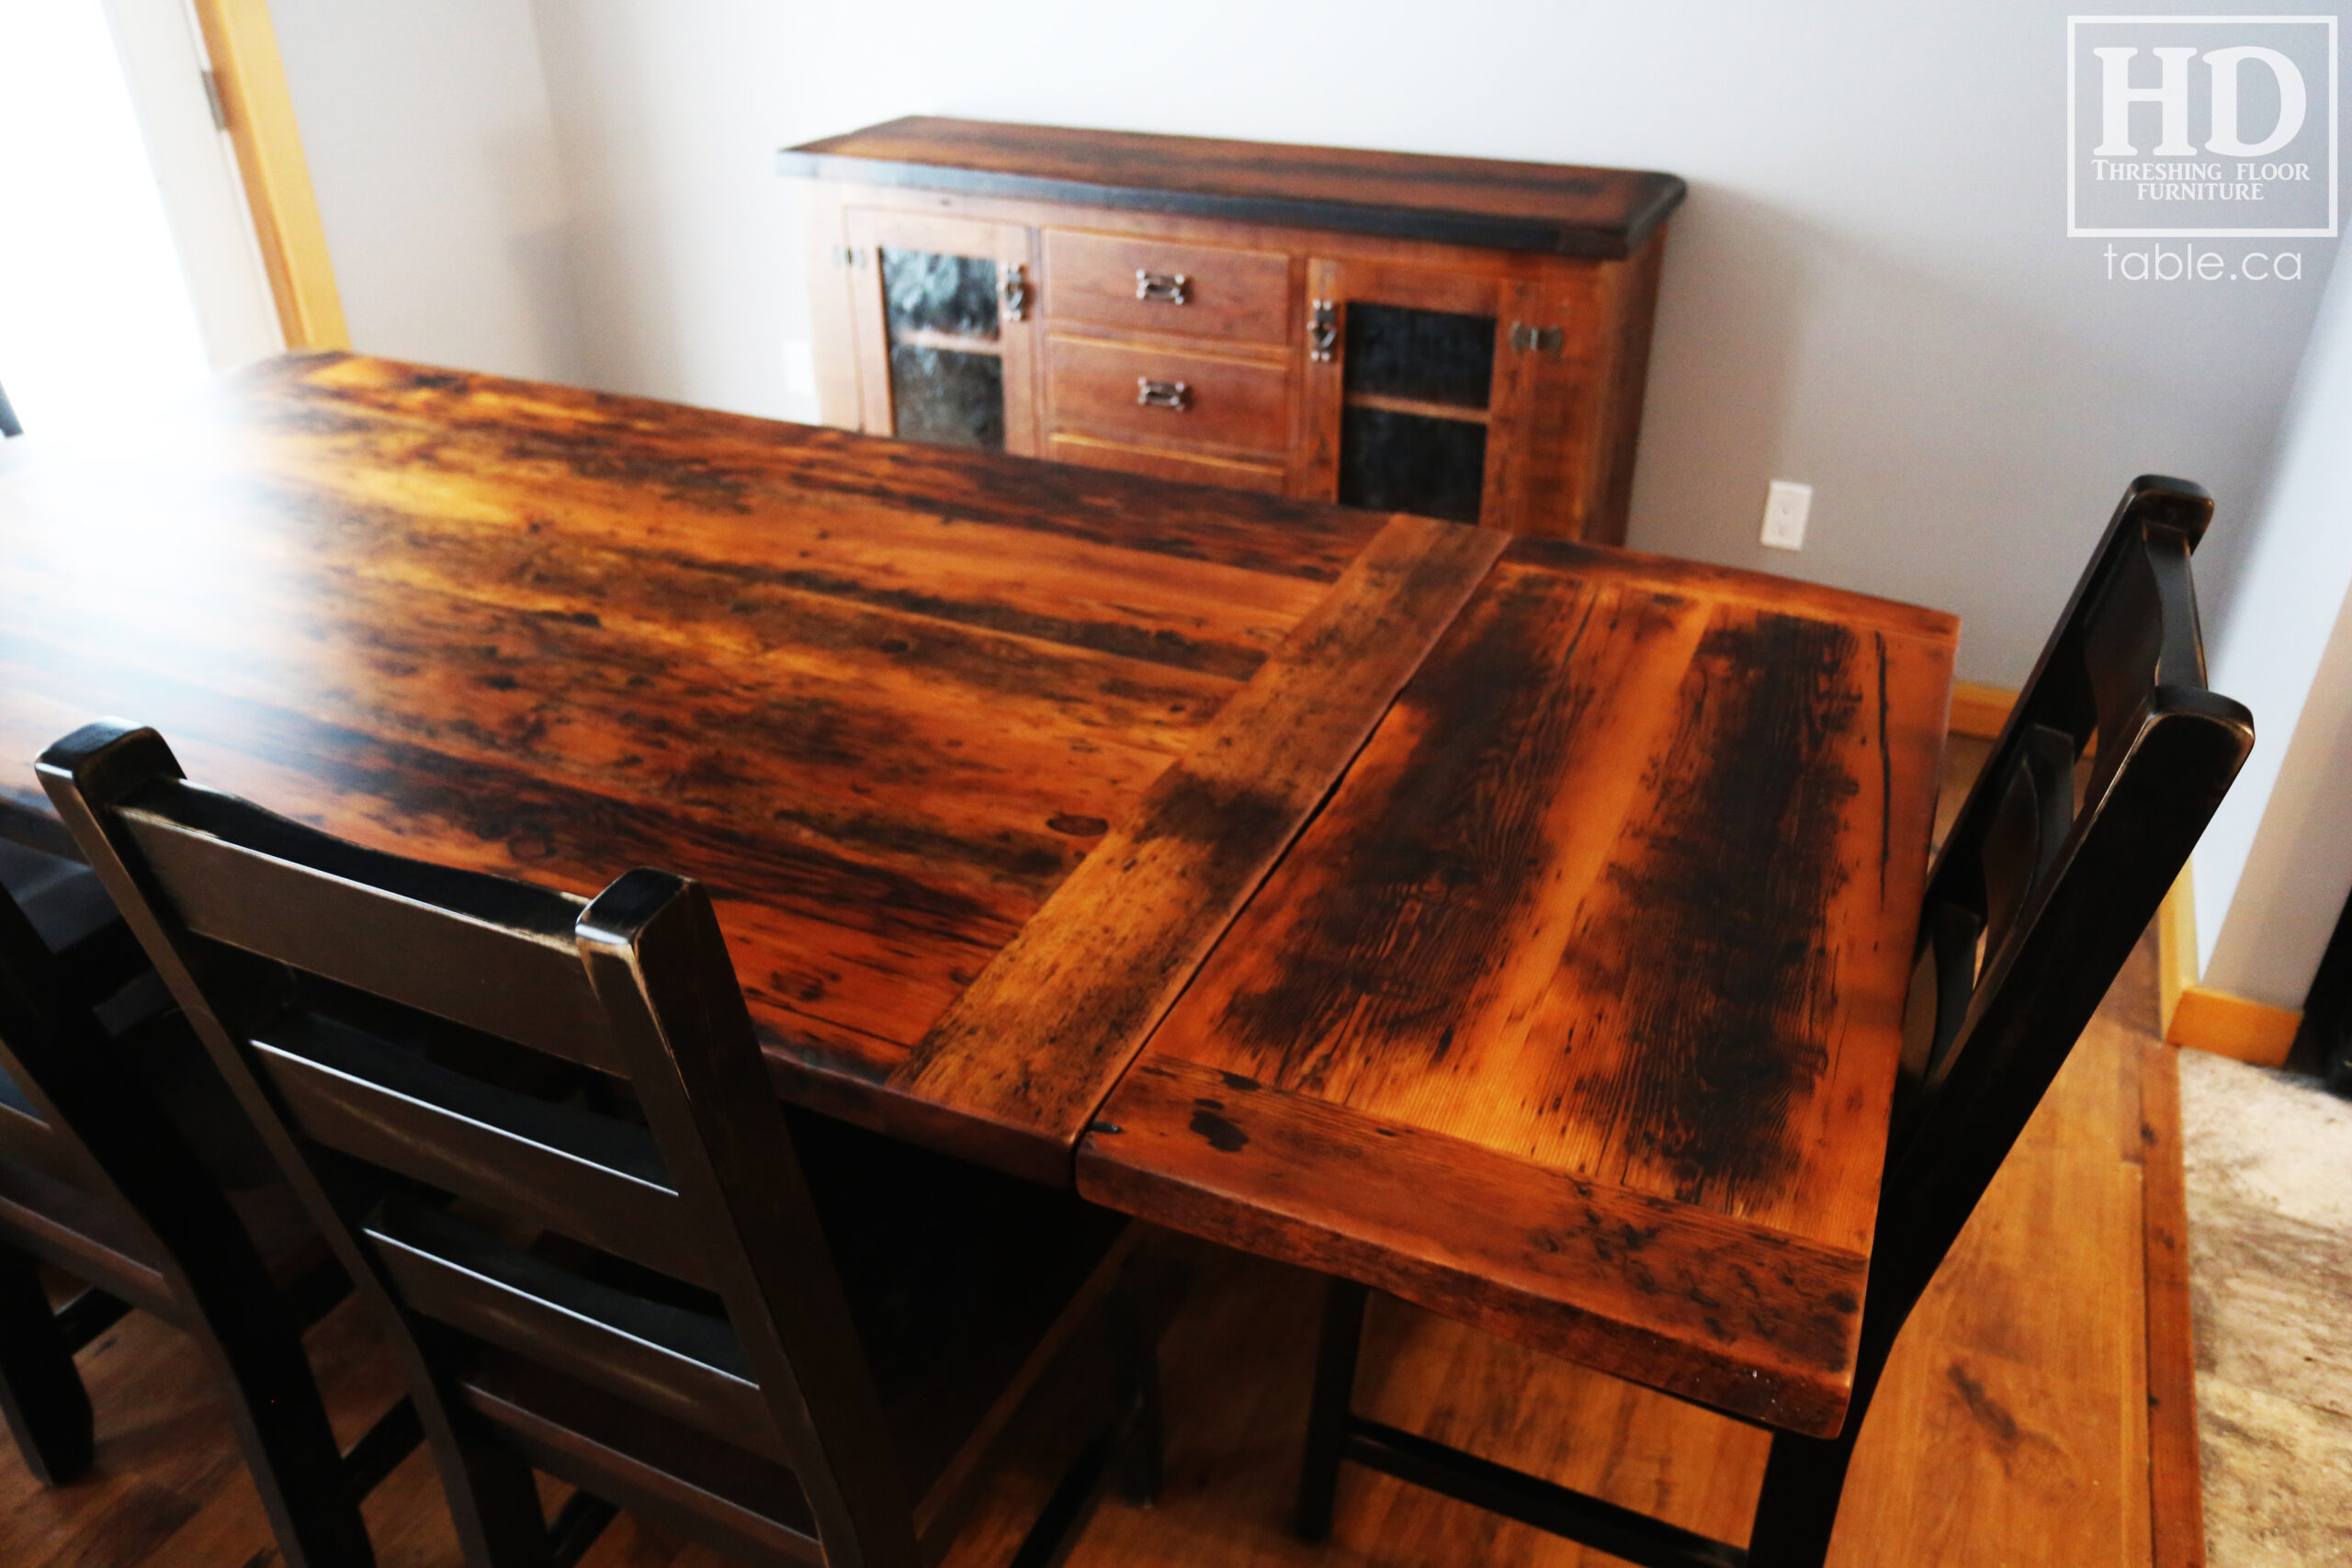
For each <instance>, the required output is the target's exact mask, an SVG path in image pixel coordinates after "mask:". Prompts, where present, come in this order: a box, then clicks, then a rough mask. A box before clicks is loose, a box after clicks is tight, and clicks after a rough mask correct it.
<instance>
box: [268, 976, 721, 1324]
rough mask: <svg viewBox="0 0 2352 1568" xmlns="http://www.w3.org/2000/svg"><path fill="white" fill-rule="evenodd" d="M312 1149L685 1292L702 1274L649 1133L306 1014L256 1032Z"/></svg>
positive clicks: (674, 1192) (281, 1093) (692, 1237)
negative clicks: (650, 1273)
mask: <svg viewBox="0 0 2352 1568" xmlns="http://www.w3.org/2000/svg"><path fill="white" fill-rule="evenodd" d="M253 1043H254V1051H255V1054H256V1058H257V1059H258V1061H259V1062H260V1064H261V1066H262V1067H263V1069H264V1070H265V1071H266V1073H267V1074H268V1076H269V1079H270V1082H271V1083H273V1084H274V1085H276V1086H277V1092H278V1096H279V1099H280V1101H281V1103H282V1104H283V1105H284V1106H285V1109H286V1113H287V1117H288V1121H290V1122H292V1123H293V1124H294V1127H295V1130H296V1131H297V1132H299V1133H300V1134H302V1135H303V1136H304V1137H306V1138H309V1139H311V1141H312V1142H314V1143H319V1144H322V1145H326V1146H327V1147H329V1148H333V1149H338V1150H340V1151H342V1152H343V1153H345V1154H348V1155H353V1156H357V1157H358V1158H360V1159H363V1160H366V1161H368V1162H369V1163H370V1164H372V1165H378V1166H382V1167H384V1168H387V1169H390V1170H396V1171H398V1172H399V1173H400V1174H401V1175H402V1176H406V1177H409V1178H411V1179H414V1180H417V1181H422V1182H424V1183H426V1184H427V1185H429V1186H432V1187H435V1188H438V1189H441V1190H445V1191H448V1192H454V1193H456V1194H458V1196H460V1197H463V1198H470V1199H473V1200H474V1201H477V1202H481V1203H484V1204H489V1205H494V1206H497V1207H500V1208H503V1209H505V1210H507V1211H509V1212H512V1213H515V1214H516V1215H517V1216H518V1217H521V1218H523V1219H525V1220H526V1221H528V1222H529V1223H530V1224H533V1225H535V1226H537V1227H540V1228H544V1229H549V1230H554V1231H557V1232H560V1234H562V1235H569V1236H573V1237H576V1238H578V1239H579V1240H581V1241H582V1242H585V1243H586V1244H587V1245H589V1246H590V1247H596V1248H598V1249H600V1250H602V1251H605V1252H610V1253H613V1254H615V1255H616V1256H618V1257H622V1258H628V1259H629V1260H630V1261H632V1262H635V1263H641V1264H643V1265H645V1266H646V1267H647V1268H649V1269H658V1270H660V1271H662V1273H665V1274H671V1275H674V1276H676V1277H677V1278H679V1279H682V1280H690V1281H692V1282H694V1283H695V1284H700V1285H707V1283H708V1282H709V1280H708V1270H707V1267H706V1265H705V1263H704V1261H703V1258H702V1251H701V1248H700V1247H698V1246H697V1245H696V1244H695V1235H694V1231H693V1227H692V1226H691V1225H690V1224H688V1223H687V1215H686V1213H685V1207H684V1203H683V1202H681V1201H680V1200H679V1197H678V1193H677V1189H676V1187H675V1185H674V1184H673V1182H672V1181H671V1180H670V1175H669V1171H668V1169H667V1168H665V1167H664V1166H663V1165H662V1156H661V1151H660V1150H659V1149H657V1148H656V1147H655V1146H654V1142H653V1135H652V1134H650V1133H649V1132H647V1131H646V1130H645V1129H644V1128H642V1127H639V1126H637V1125H635V1124H633V1123H631V1122H623V1121H621V1120H619V1119H618V1118H616V1117H611V1116H602V1115H597V1114H595V1113H594V1112H592V1111H582V1110H580V1109H578V1108H576V1107H573V1106H568V1105H551V1104H548V1102H547V1101H545V1100H536V1099H534V1098H532V1097H531V1096H529V1095H526V1094H517V1093H515V1092H513V1091H512V1090H508V1089H500V1088H498V1087H497V1086H495V1085H492V1084H487V1083H484V1082H482V1081H481V1080H480V1079H478V1078H473V1077H468V1076H466V1075H465V1074H463V1073H458V1072H453V1071H451V1070H449V1069H448V1068H446V1067H441V1066H435V1064H434V1063H433V1062H431V1061H429V1060H427V1059H425V1058H424V1057H423V1056H421V1055H415V1054H413V1053H411V1052H408V1051H403V1050H401V1049H400V1048H399V1047H397V1046H395V1045H392V1044H390V1043H388V1042H385V1041H382V1040H379V1039H378V1038H376V1037H375V1036H373V1035H371V1034H368V1032H366V1031H364V1030H361V1029H358V1028H355V1027H353V1026H351V1025H349V1024H345V1023H342V1022H339V1021H335V1020H333V1019H329V1018H324V1017H322V1016H320V1015H319V1014H318V1013H316V1012H312V1011H309V1010H297V1011H290V1012H288V1014H287V1015H286V1016H284V1017H281V1018H278V1019H275V1020H273V1021H271V1022H270V1023H269V1024H268V1025H267V1026H266V1027H265V1028H263V1029H261V1030H258V1031H256V1032H254V1040H253Z"/></svg>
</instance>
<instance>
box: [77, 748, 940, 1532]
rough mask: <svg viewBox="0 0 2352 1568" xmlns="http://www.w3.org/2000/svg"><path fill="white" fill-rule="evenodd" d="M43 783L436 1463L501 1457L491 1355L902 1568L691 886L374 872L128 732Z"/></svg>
mask: <svg viewBox="0 0 2352 1568" xmlns="http://www.w3.org/2000/svg"><path fill="white" fill-rule="evenodd" d="M40 776H41V780H42V784H43V786H44V787H45V788H46V789H47V790H48V791H49V793H50V795H51V799H52V800H53V801H54V802H55V803H56V805H57V807H58V811H59V814H60V816H61V817H62V818H64V819H65V821H66V823H67V826H68V827H69V828H70V829H72V830H73V832H74V838H75V840H76V841H77V842H78V843H79V844H80V845H81V847H82V850H83V852H84V853H85V856H86V857H87V858H88V859H89V862H90V863H91V865H92V867H93V868H94V869H96V871H97V872H98V873H99V874H101V875H102V876H103V877H105V878H106V880H107V887H108V890H109V891H110V892H111V893H112V895H113V897H114V898H115V901H116V903H117V904H118V905H119V906H120V907H121V908H122V909H123V912H124V916H125V919H127V920H129V921H130V925H131V927H132V929H133V930H134V931H136V932H137V933H138V936H139V939H140V942H141V945H142V946H144V947H145V948H146V950H147V952H148V953H149V954H150V956H151V957H152V958H153V960H154V964H155V967H156V970H157V972H158V973H159V974H160V975H161V976H163V978H164V981H165V982H166V983H167V984H169V985H170V987H172V989H173V992H174V993H175V996H176V997H177V998H178V999H179V1001H180V1003H181V1005H182V1007H183V1009H184V1010H186V1012H187V1015H188V1017H189V1019H190V1021H192V1022H193V1023H194V1024H195V1025H196V1027H197V1030H198V1033H199V1034H200V1035H201V1036H202V1038H203V1039H204V1042H205V1044H206V1046H207V1048H208V1049H209V1052H210V1054H211V1055H213V1056H214V1058H215V1059H216V1061H218V1062H219V1064H220V1069H221V1072H222V1074H223V1075H224V1076H225V1077H228V1078H229V1079H230V1081H231V1084H232V1088H234V1089H236V1090H237V1092H238V1095H239V1097H240V1099H241V1100H243V1101H244V1103H245V1105H246V1108H247V1110H248V1111H249V1113H250V1114H251V1115H252V1116H253V1118H254V1122H255V1123H256V1124H257V1125H258V1126H260V1127H261V1128H262V1130H263V1132H264V1134H265V1136H266V1138H268V1140H269V1141H270V1143H271V1145H272V1148H273V1151H274V1152H275V1153H276V1155H277V1158H278V1160H279V1162H280V1163H281V1164H282V1165H284V1166H285V1167H286V1168H288V1174H289V1176H290V1177H291V1178H292V1179H293V1180H294V1183H295V1186H296V1188H297V1190H299V1191H300V1193H301V1194H302V1196H303V1198H304V1201H305V1202H306V1203H307V1204H308V1205H309V1206H310V1207H311V1210H312V1212H313V1213H314V1215H316V1216H317V1217H318V1219H319V1222H320V1224H321V1227H322V1230H324V1231H326V1232H327V1233H328V1234H329V1237H330V1239H331V1240H333V1241H334V1242H335V1244H336V1247H337V1250H338V1252H339V1253H340V1254H341V1255H342V1256H343V1258H344V1260H345V1266H346V1267H347V1268H348V1269H350V1270H351V1272H352V1274H353V1276H354V1278H355V1279H357V1280H360V1282H361V1284H362V1287H363V1289H365V1290H367V1291H368V1292H369V1293H370V1294H371V1295H372V1296H373V1297H374V1298H375V1300H376V1302H377V1304H378V1307H379V1311H380V1313H381V1314H382V1315H383V1316H384V1318H385V1320H386V1322H387V1324H388V1325H389V1327H390V1331H391V1332H392V1333H393V1334H394V1335H395V1336H396V1337H399V1338H400V1339H401V1342H402V1344H403V1346H404V1347H405V1348H404V1353H403V1359H404V1360H405V1361H406V1363H407V1364H408V1365H410V1366H411V1367H412V1368H420V1369H423V1370H424V1372H425V1374H426V1381H425V1382H424V1383H423V1384H420V1385H419V1386H418V1388H417V1389H416V1390H415V1393H416V1398H417V1405H418V1410H419V1413H420V1415H421V1416H423V1418H424V1424H425V1427H426V1430H427V1434H428V1435H429V1436H430V1437H431V1438H433V1441H434V1444H435V1452H436V1455H437V1456H438V1458H439V1460H440V1462H441V1465H442V1468H443V1470H444V1472H445V1474H458V1475H462V1476H466V1477H469V1478H470V1477H476V1475H477V1472H476V1470H475V1469H474V1468H473V1467H474V1466H476V1465H477V1464H478V1463H479V1462H481V1461H478V1460H476V1459H475V1458H472V1457H469V1456H473V1455H478V1454H480V1453H481V1452H484V1451H486V1450H487V1449H488V1448H490V1447H494V1446H495V1445H490V1444H486V1443H485V1441H484V1440H482V1439H483V1438H484V1435H483V1434H481V1432H480V1428H479V1427H478V1426H469V1425H468V1423H479V1422H480V1421H481V1420H482V1419H484V1417H483V1416H481V1414H480V1412H479V1410H478V1409H477V1408H476V1406H475V1405H474V1404H472V1403H471V1402H470V1401H469V1397H468V1395H467V1394H466V1393H465V1392H464V1387H465V1384H464V1379H465V1377H466V1375H467V1371H466V1369H467V1368H468V1367H469V1366H471V1365H473V1364H475V1363H476V1362H477V1361H479V1360H480V1359H481V1358H482V1357H484V1356H491V1355H495V1354H498V1353H501V1352H503V1353H506V1354H510V1355H513V1356H515V1357H518V1358H521V1359H523V1360H525V1361H526V1362H530V1363H533V1364H536V1365H537V1366H539V1367H541V1368H543V1369H547V1370H548V1373H549V1375H558V1374H560V1375H562V1376H568V1377H573V1378H577V1379H579V1380H581V1382H583V1383H587V1384H593V1385H594V1386H595V1387H597V1388H601V1389H603V1390H605V1392H606V1393H611V1394H613V1395H616V1396H617V1397H619V1398H621V1399H624V1400H627V1401H630V1402H633V1403H635V1404H638V1405H639V1406H641V1407H642V1408H643V1409H645V1410H647V1411H648V1412H650V1413H651V1414H653V1415H656V1416H662V1417H663V1418H665V1419H671V1420H675V1421H678V1422H680V1423H683V1424H684V1425H685V1426H688V1427H695V1428H696V1429H698V1430H700V1431H703V1432H707V1433H708V1434H710V1435H712V1436H713V1437H715V1438H719V1439H722V1440H724V1441H728V1442H732V1443H735V1444H737V1445H739V1446H741V1447H742V1448H743V1449H745V1450H748V1451H750V1452H752V1453H755V1454H758V1455H760V1456H762V1457H763V1458H766V1459H769V1460H772V1461H775V1462H779V1463H783V1464H785V1465H786V1466H787V1467H788V1468H789V1469H790V1470H791V1471H792V1472H793V1474H794V1476H795V1477H796V1479H797V1481H798V1483H799V1490H800V1493H801V1496H802V1499H803V1500H804V1501H805V1504H806V1506H807V1509H808V1511H809V1515H810V1516H811V1517H813V1518H814V1519H815V1520H816V1522H817V1525H818V1527H819V1531H820V1535H821V1536H822V1538H823V1540H824V1544H825V1553H826V1556H827V1558H828V1560H829V1561H831V1562H835V1563H837V1564H840V1565H841V1568H920V1564H921V1552H920V1550H919V1547H918V1545H917V1542H916V1537H915V1531H914V1514H913V1507H912V1503H911V1499H910V1495H909V1494H908V1489H907V1484H906V1477H905V1475H904V1474H903V1472H901V1470H900V1468H899V1460H898V1457H897V1455H896V1453H895V1451H894V1450H893V1449H892V1447H891V1444H890V1439H889V1437H888V1433H887V1432H886V1430H885V1428H884V1426H883V1421H882V1414H881V1406H880V1403H879V1401H878V1399H877V1398H876V1394H875V1392H874V1386H873V1377H872V1373H871V1371H870V1369H869V1368H868V1367H867V1365H866V1361H865V1353H864V1350H863V1349H862V1348H861V1346H860V1344H859V1342H858V1339H857V1335H856V1330H855V1328H854V1325H853V1324H852V1320H851V1317H850V1314H849V1307H848V1303H847V1301H846V1300H845V1298H844V1297H843V1295H842V1288H841V1285H840V1282H839V1280H838V1279H837V1278H836V1277H835V1275H834V1272H833V1266H832V1261H831V1251H830V1247H829V1245H828V1242H827V1239H826V1237H825V1235H824V1232H823V1226H822V1224H821V1222H820V1218H819V1216H818V1213H817V1210H816V1207H815V1204H814V1202H813V1201H812V1200H811V1199H810V1197H809V1192H808V1190H807V1188H806V1185H805V1183H804V1180H803V1178H802V1175H801V1171H800V1168H799V1164H798V1161H797V1157H796V1156H795V1154H794V1149H793V1144H792V1138H791V1134H790V1132H789V1130H788V1128H787V1127H786V1123H785V1120H784V1112H783V1108H782V1107H781V1105H779V1103H778V1102H777V1100H776V1098H775V1089H774V1088H773V1086H772V1085H771V1084H770V1082H769V1081H768V1077H767V1073H766V1069H765V1066H763V1060H762V1057H761V1053H760V1047H759V1043H758V1039H757V1036H756V1034H755V1032H754V1031H753V1029H752V1022H751V1018H750V1014H749V1012H748V1010H746V1008H745V1006H744V1002H743V996H742V990H741V986H740V985H739V984H738V982H737V980H736V978H735V974H734V970H733V967H732V965H731V964H730V963H729V959H728V955H727V947H726V942H725V940H724V937H723V936H722V934H721V933H720V931H719V929H718V919H717V917H716V915H715V914H714V913H713V912H712V909H711V905H710V898H709V896H708V894H707V893H706V892H705V891H704V889H703V888H702V887H701V886H699V885H697V884H694V883H691V882H687V881H684V879H682V878H679V877H675V876H670V875H666V874H661V873H656V872H650V871H636V872H631V873H629V874H627V875H625V876H622V877H621V878H620V879H619V880H618V881H616V882H615V883H614V884H613V885H612V886H609V887H607V888H605V891H604V892H603V893H602V894H600V895H599V896H598V897H596V898H595V899H594V900H593V901H588V902H583V901H582V900H580V899H578V898H575V897H571V896H570V895H567V894H562V893H560V892H556V891H553V890H549V889H545V888H538V887H534V886H528V885H526V884H522V883H516V882H512V881H508V880H506V879H503V878H500V877H495V876H490V875H485V874H479V873H471V872H463V871H456V870H452V869H449V868H446V867H439V866H432V865H426V864H423V863H417V862H413V861H408V860H403V859H401V858H400V857H398V856H393V855H387V854H383V853H380V852H374V851H369V850H365V849H362V848H360V847H358V846H356V845H353V844H349V843H346V842H345V841H343V840H338V839H335V838H334V837H332V836H330V835H328V834H325V833H322V832H320V831H318V830H317V829H311V828H309V827H306V826H304V825H302V824H300V823H296V822H291V821H288V820H287V819H286V818H281V817H277V816H276V815H274V814H273V813H270V812H268V811H266V810H263V809H262V808H260V807H255V806H253V805H250V804H248V803H246V802H244V801H242V800H238V799H236V798H234V797H232V796H229V795H220V794H217V793H215V792H212V791H209V790H204V789H200V788H198V787H196V786H194V785H191V784H187V782H186V780H185V779H184V778H183V777H182V775H181V773H180V769H179V765H178V762H177V761H176V760H175V759H174V758H173V757H172V755H171V752H170V750H169V749H168V748H167V747H166V746H165V745H164V742H163V739H162V738H161V737H159V736H157V735H156V734H155V733H154V732H153V731H152V730H143V729H138V728H132V727H130V726H126V725H120V724H112V723H107V724H99V725H93V726H90V727H87V728H85V729H83V730H81V731H77V732H76V733H75V734H74V735H72V736H69V737H67V738H66V739H64V740H62V741H60V742H58V743H57V744H56V745H55V746H53V747H51V749H50V750H49V751H48V752H47V753H45V754H44V755H43V757H42V759H41V761H40ZM586 1069H593V1070H586ZM469 1432H470V1433H472V1434H473V1435H472V1436H469V1435H468V1434H469ZM482 1473H487V1472H482ZM473 1483H474V1482H473V1481H472V1480H470V1479H469V1481H468V1482H467V1483H466V1484H468V1485H471V1484H473ZM483 1484H490V1483H487V1482H485V1483H483ZM497 1484H500V1485H505V1484H507V1483H497ZM515 1506H525V1505H519V1504H518V1505H515ZM463 1512H464V1511H463V1510H461V1514H462V1513H463ZM469 1517H482V1518H486V1517H488V1515H487V1512H486V1511H480V1510H478V1511H476V1512H475V1513H474V1514H473V1515H471V1516H469ZM464 1528H471V1527H467V1526H464V1525H463V1524H462V1523H461V1529H464ZM483 1528H487V1527H483Z"/></svg>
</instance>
